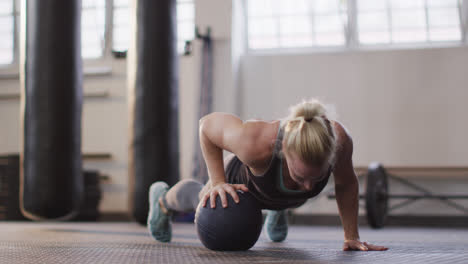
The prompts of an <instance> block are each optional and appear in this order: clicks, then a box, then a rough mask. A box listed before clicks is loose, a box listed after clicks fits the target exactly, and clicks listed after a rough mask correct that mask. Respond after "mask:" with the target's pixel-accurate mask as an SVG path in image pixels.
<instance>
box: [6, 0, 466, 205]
mask: <svg viewBox="0 0 468 264" xmlns="http://www.w3.org/2000/svg"><path fill="white" fill-rule="evenodd" d="M233 2H234V1H233ZM237 2H240V1H236V3H235V4H234V5H233V4H232V3H231V1H228V0H197V2H196V23H197V24H198V25H199V26H200V29H201V30H202V32H203V31H204V30H205V29H206V27H207V26H210V27H211V30H212V36H213V44H214V80H213V88H214V109H215V111H227V112H233V113H236V114H238V115H240V116H241V117H242V118H265V119H272V118H278V117H282V116H284V115H285V114H286V111H287V107H288V106H289V105H291V104H294V103H296V102H297V101H298V100H300V99H301V98H302V97H311V96H318V97H319V98H322V99H324V100H325V102H328V103H332V104H335V105H336V107H337V112H338V118H339V120H341V121H342V122H343V123H344V124H345V125H346V126H347V127H348V128H349V130H350V132H351V133H352V135H353V138H354V142H355V154H354V162H355V164H356V165H358V166H367V165H368V163H369V162H370V161H374V160H377V161H382V162H383V163H384V165H392V166H466V157H468V142H467V141H466V140H463V138H462V135H466V134H468V133H467V132H468V123H466V122H464V121H463V120H465V119H466V117H465V114H466V113H468V109H467V108H468V106H467V104H466V103H465V102H464V101H463V100H464V99H465V98H468V89H466V87H467V84H468V75H466V74H465V72H466V70H465V69H466V62H467V61H468V47H453V48H429V49H402V50H374V51H353V52H350V51H343V52H328V53H298V54H281V55H249V54H245V53H244V51H245V50H244V47H243V46H242V45H243V41H242V39H241V38H242V36H243V31H242V26H241V25H239V24H236V23H234V22H233V21H232V19H233V18H234V19H238V18H239V17H242V12H241V6H240V4H239V3H237ZM200 48H201V43H200V42H199V41H195V42H194V53H193V54H192V55H191V56H188V57H183V56H182V57H180V63H179V67H180V75H179V76H180V78H181V79H180V87H179V91H180V92H179V94H180V104H179V105H180V107H181V109H180V119H179V128H180V136H181V138H180V148H181V157H180V159H181V160H180V164H181V174H182V175H181V177H188V175H189V173H190V171H191V168H190V166H191V164H192V160H191V155H192V153H193V144H194V140H196V139H195V138H194V129H195V126H196V125H197V124H198V120H195V113H196V104H197V102H198V96H197V92H198V89H199V72H200V69H199V65H200V57H199V55H200V54H199V52H198V51H199V50H200ZM126 70H127V65H126V61H125V60H122V59H114V58H104V59H102V60H99V61H92V62H90V61H85V69H84V72H85V77H84V93H85V99H84V106H83V126H82V128H83V132H82V133H83V152H85V153H94V152H104V153H110V154H111V155H112V159H110V160H85V161H84V167H85V168H88V169H98V170H100V171H101V172H102V173H103V174H106V175H109V177H110V178H109V180H107V181H106V182H104V183H103V186H102V187H103V192H104V195H103V200H102V202H101V211H102V212H103V213H108V212H127V210H128V209H127V207H128V198H127V185H128V178H127V174H128V170H127V159H128V153H127V150H128V140H127V135H128V134H127V133H128V123H127V122H128V112H127V110H128V108H127V87H126ZM1 72H2V71H1V70H0V94H19V80H17V79H16V78H15V77H14V74H13V77H11V76H5V74H4V73H3V75H2V73H1ZM93 72H94V74H92V73H93ZM86 73H87V74H86ZM2 76H3V77H2ZM106 94H107V95H106ZM86 95H88V96H86ZM92 95H99V96H92ZM100 95H104V96H100ZM233 98H235V99H233ZM19 116H20V114H19V100H18V99H14V98H13V99H9V100H1V101H0V120H1V125H0V153H11V152H19V135H20V133H19V129H20V126H19V122H20V120H19ZM450 129H452V130H450ZM416 181H417V182H419V183H422V184H423V185H424V186H425V187H427V188H431V189H435V190H437V191H440V192H441V193H444V192H445V193H447V192H453V191H457V190H460V191H464V190H466V189H467V188H468V184H466V183H465V182H466V179H464V180H459V179H450V178H449V179H445V178H443V177H440V178H431V179H425V178H417V179H416ZM329 187H331V186H330V185H329ZM455 188H457V189H455ZM400 190H402V189H399V187H398V186H397V185H395V187H394V189H393V191H400ZM298 212H299V213H308V214H309V213H324V214H332V213H336V212H337V211H336V205H335V202H334V201H329V200H328V199H326V197H325V196H324V195H322V196H320V197H318V198H316V199H314V200H312V201H311V202H310V203H308V204H307V205H306V206H304V207H303V208H301V209H299V210H298ZM434 212H436V213H437V214H439V213H440V214H457V212H456V211H455V212H454V211H453V210H452V209H449V208H446V207H445V206H444V205H439V204H438V203H437V202H433V201H424V202H418V203H416V204H415V205H414V206H410V207H406V208H404V209H402V211H397V212H396V213H402V214H404V213H417V214H429V213H431V214H433V213H434Z"/></svg>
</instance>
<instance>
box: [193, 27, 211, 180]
mask: <svg viewBox="0 0 468 264" xmlns="http://www.w3.org/2000/svg"><path fill="white" fill-rule="evenodd" d="M210 32H211V30H210V28H208V30H207V34H206V35H201V34H199V32H198V30H197V31H196V33H197V34H196V35H197V38H199V39H201V40H202V41H203V48H202V65H201V85H200V103H199V105H198V116H197V120H200V119H201V118H202V117H203V116H205V115H207V114H209V113H211V112H212V111H213V110H212V109H213V44H212V41H211V36H210ZM198 129H199V127H198V126H196V128H195V134H196V135H197V136H196V139H198V138H199V136H200V135H199V131H198ZM194 150H195V152H194V155H193V171H192V178H193V179H195V180H197V181H199V182H202V183H206V182H207V181H208V170H207V168H206V163H205V160H204V159H203V153H202V150H201V146H200V140H195V146H194Z"/></svg>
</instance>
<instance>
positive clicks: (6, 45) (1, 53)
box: [0, 14, 14, 64]
mask: <svg viewBox="0 0 468 264" xmlns="http://www.w3.org/2000/svg"><path fill="white" fill-rule="evenodd" d="M13 36H14V35H13V15H12V14H10V15H5V16H0V39H1V41H0V64H11V63H13V52H14V49H13Z"/></svg>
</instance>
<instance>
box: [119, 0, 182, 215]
mask: <svg viewBox="0 0 468 264" xmlns="http://www.w3.org/2000/svg"><path fill="white" fill-rule="evenodd" d="M133 5H134V6H133V14H132V16H133V41H132V44H131V45H130V49H129V58H128V81H129V84H128V88H129V107H130V118H129V119H130V133H129V134H130V135H129V136H130V147H129V177H130V189H129V199H130V201H129V202H130V211H131V212H132V214H133V217H134V218H135V219H136V220H137V221H138V222H139V223H141V224H146V218H147V216H148V211H149V202H148V190H149V187H150V185H151V184H152V183H153V182H156V181H165V182H166V183H167V184H169V185H170V186H171V185H173V184H175V183H176V182H177V181H178V179H179V143H178V142H179V141H178V138H179V129H178V92H177V89H178V68H177V60H178V56H177V38H176V36H177V34H176V0H158V1H154V0H136V1H133Z"/></svg>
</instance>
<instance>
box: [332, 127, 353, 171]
mask: <svg viewBox="0 0 468 264" xmlns="http://www.w3.org/2000/svg"><path fill="white" fill-rule="evenodd" d="M330 122H331V124H332V126H333V130H334V132H335V137H336V162H337V163H339V162H340V161H343V160H346V159H348V158H351V156H352V153H353V139H352V137H351V135H350V133H349V131H348V129H346V127H345V126H344V125H343V124H342V123H340V122H338V121H334V120H330Z"/></svg>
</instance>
